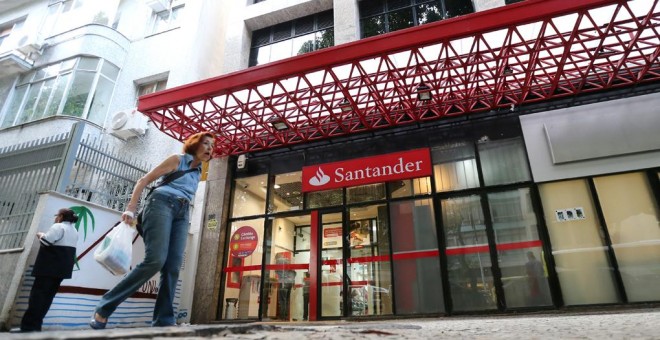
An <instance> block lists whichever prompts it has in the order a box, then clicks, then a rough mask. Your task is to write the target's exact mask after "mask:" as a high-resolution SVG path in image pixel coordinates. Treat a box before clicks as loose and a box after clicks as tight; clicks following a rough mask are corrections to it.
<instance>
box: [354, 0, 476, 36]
mask: <svg viewBox="0 0 660 340" xmlns="http://www.w3.org/2000/svg"><path fill="white" fill-rule="evenodd" d="M359 6H360V26H361V27H360V31H361V35H362V38H368V37H372V36H375V35H379V34H384V33H388V32H394V31H398V30H400V29H404V28H409V27H413V26H418V25H423V24H426V23H429V22H434V21H438V20H442V19H448V18H452V17H455V16H459V15H464V14H469V13H472V12H474V7H473V6H472V1H470V0H365V1H360V3H359Z"/></svg>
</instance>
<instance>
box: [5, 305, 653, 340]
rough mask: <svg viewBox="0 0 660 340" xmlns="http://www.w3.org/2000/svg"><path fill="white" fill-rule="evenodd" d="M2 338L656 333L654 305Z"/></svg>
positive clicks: (650, 336) (557, 336)
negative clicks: (512, 313)
mask: <svg viewBox="0 0 660 340" xmlns="http://www.w3.org/2000/svg"><path fill="white" fill-rule="evenodd" d="M0 338H2V339H26V340H27V339H165V338H170V339H171V338H175V339H216V338H218V339H219V338H224V339H284V340H297V339H331V340H335V339H336V340H346V339H456V338H463V339H660V307H653V308H639V309H625V310H607V311H586V312H584V311H582V312H566V311H560V312H548V313H538V314H524V315H511V314H508V315H490V316H484V315H480V316H452V317H439V318H438V317H436V318H426V319H420V318H417V319H392V320H380V321H328V322H311V323H269V322H254V323H244V324H213V325H185V326H178V327H164V328H130V329H129V328H116V329H107V330H102V331H94V330H72V331H49V332H42V333H24V334H16V333H2V334H0Z"/></svg>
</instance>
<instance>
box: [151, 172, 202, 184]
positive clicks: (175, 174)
mask: <svg viewBox="0 0 660 340" xmlns="http://www.w3.org/2000/svg"><path fill="white" fill-rule="evenodd" d="M197 170H199V168H190V169H188V170H179V171H175V172H172V173H170V174H169V175H167V176H165V178H163V180H162V181H161V182H160V183H158V185H157V186H155V187H154V189H155V188H158V187H162V186H163V185H167V184H169V183H171V182H173V181H174V180H175V179H177V178H179V177H181V176H183V175H185V174H187V173H189V172H193V171H197Z"/></svg>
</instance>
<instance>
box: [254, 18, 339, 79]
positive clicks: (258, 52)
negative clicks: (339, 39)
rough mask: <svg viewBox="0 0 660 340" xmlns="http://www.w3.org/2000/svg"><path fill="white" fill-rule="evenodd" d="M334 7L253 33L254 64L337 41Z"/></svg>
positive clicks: (305, 51)
mask: <svg viewBox="0 0 660 340" xmlns="http://www.w3.org/2000/svg"><path fill="white" fill-rule="evenodd" d="M333 26H334V17H333V13H332V10H329V11H325V12H321V13H318V14H314V15H310V16H306V17H303V18H300V19H296V20H292V21H288V22H284V23H281V24H277V25H275V26H271V27H266V28H263V29H260V30H257V31H254V32H252V48H251V50H250V66H256V65H261V64H265V63H269V62H273V61H277V60H282V59H286V58H290V57H293V56H296V55H300V54H304V53H308V52H312V51H316V50H320V49H323V48H326V47H330V46H333V45H334V44H335V42H334V41H335V39H334V27H333Z"/></svg>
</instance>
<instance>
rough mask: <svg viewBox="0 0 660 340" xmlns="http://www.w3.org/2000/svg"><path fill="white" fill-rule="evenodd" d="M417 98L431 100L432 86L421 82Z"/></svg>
mask: <svg viewBox="0 0 660 340" xmlns="http://www.w3.org/2000/svg"><path fill="white" fill-rule="evenodd" d="M417 99H418V100H424V101H426V100H431V88H430V87H428V86H427V85H426V84H424V83H421V84H419V86H417Z"/></svg>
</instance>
